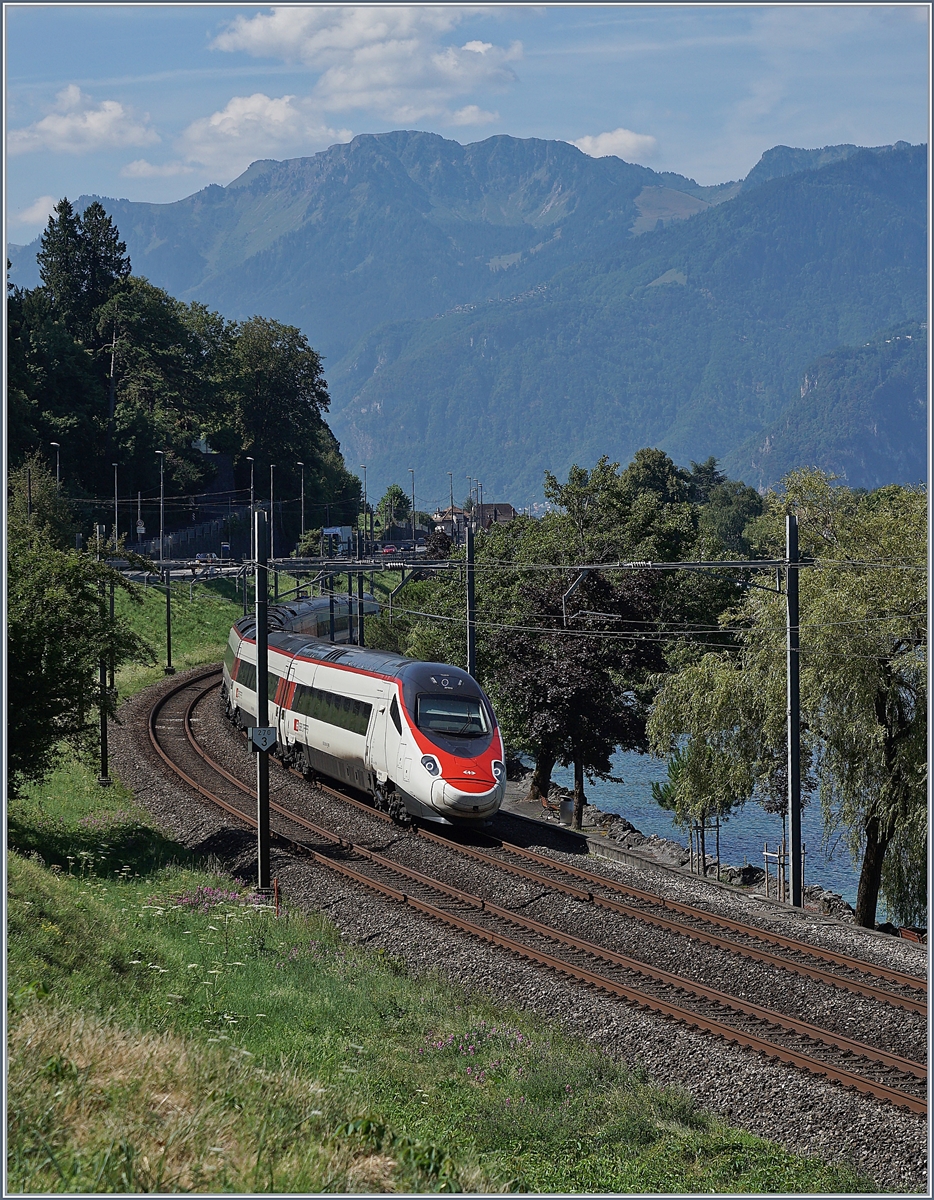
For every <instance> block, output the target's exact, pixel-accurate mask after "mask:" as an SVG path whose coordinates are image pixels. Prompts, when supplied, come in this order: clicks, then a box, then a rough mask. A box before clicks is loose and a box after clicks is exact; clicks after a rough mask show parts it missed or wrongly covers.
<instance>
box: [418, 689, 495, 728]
mask: <svg viewBox="0 0 934 1200" xmlns="http://www.w3.org/2000/svg"><path fill="white" fill-rule="evenodd" d="M415 723H416V724H417V725H418V727H419V729H423V730H424V731H425V732H426V733H443V734H445V735H446V736H447V737H464V738H477V737H483V736H484V735H485V734H487V733H489V732H490V725H489V722H488V721H487V716H486V713H485V712H484V709H483V703H482V701H481V700H480V698H479V697H475V696H419V697H418V705H417V708H416V715H415Z"/></svg>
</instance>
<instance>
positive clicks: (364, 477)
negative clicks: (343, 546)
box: [360, 466, 367, 542]
mask: <svg viewBox="0 0 934 1200" xmlns="http://www.w3.org/2000/svg"><path fill="white" fill-rule="evenodd" d="M360 470H361V471H362V472H363V540H364V542H366V537H367V519H366V517H367V505H366V467H364V466H361V467H360Z"/></svg>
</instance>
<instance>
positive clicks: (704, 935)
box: [183, 668, 927, 1016]
mask: <svg viewBox="0 0 934 1200" xmlns="http://www.w3.org/2000/svg"><path fill="white" fill-rule="evenodd" d="M219 670H220V668H214V669H213V670H211V671H208V672H205V674H203V675H199V676H197V677H196V679H194V680H191V681H190V682H191V683H196V682H201V681H203V680H205V679H208V678H210V677H211V676H212V675H213V674H217V673H219ZM183 686H187V685H183ZM189 740H190V742H191V744H192V746H193V747H194V749H195V750H196V751H197V752H198V753H199V754H200V755H201V757H202V758H203V759H205V761H208V762H211V760H210V759H208V756H207V755H206V754H205V753H204V752H203V750H202V749H201V747H200V746H199V744H198V742H197V739H195V738H194V737H190V739H189ZM211 765H212V768H213V769H214V770H216V771H219V772H220V773H221V774H222V775H224V776H225V777H226V778H227V779H228V780H229V781H230V782H231V783H233V784H234V785H235V786H237V787H242V785H241V783H240V781H239V780H238V779H237V778H236V777H235V776H234V775H232V774H231V773H230V772H228V771H226V770H225V769H224V768H223V767H220V765H219V764H214V763H213V762H211ZM280 765H283V764H280ZM283 769H287V768H285V767H284V765H283ZM189 782H191V783H192V785H193V786H195V787H198V785H197V783H195V781H194V780H189ZM316 786H318V787H320V788H321V789H322V790H323V791H326V792H329V793H330V794H331V795H333V796H335V797H337V798H339V799H341V800H343V801H345V802H346V803H350V804H353V805H355V806H356V807H359V808H361V809H363V810H365V811H366V812H368V813H371V814H373V815H375V816H377V817H378V818H380V819H381V820H383V821H385V822H388V823H392V818H391V817H389V816H388V815H387V814H385V813H380V812H378V811H377V810H376V809H374V808H373V807H372V805H370V804H367V803H364V802H363V801H360V800H358V799H356V798H355V797H353V796H349V795H347V794H346V793H344V792H342V791H339V790H337V789H336V788H334V787H331V786H329V785H327V784H322V783H320V782H319V783H317V784H316ZM415 828H416V831H417V833H418V835H419V836H420V837H422V838H424V839H426V840H427V841H430V842H433V843H435V844H439V845H442V846H444V847H446V848H448V849H450V848H451V847H452V846H454V847H456V849H457V852H458V853H461V854H463V855H464V856H466V857H469V858H473V859H474V860H476V861H480V862H485V863H487V865H490V866H492V867H494V868H495V869H498V870H506V871H511V872H513V873H515V874H517V875H519V876H520V877H523V878H526V879H529V880H530V881H534V882H536V883H538V884H540V885H541V886H544V887H551V888H553V889H554V890H556V891H562V892H564V894H566V895H571V896H574V897H576V898H577V899H580V900H582V901H585V902H588V903H592V904H594V906H595V907H599V908H605V909H608V910H610V911H615V912H619V913H620V914H621V915H624V916H628V917H630V918H632V919H635V920H639V921H642V922H644V923H646V924H651V925H654V926H655V927H657V928H662V929H665V930H667V931H668V932H671V933H675V934H676V935H679V936H687V937H689V938H691V939H692V940H694V941H699V942H701V943H703V944H705V945H710V946H713V947H714V948H717V949H721V950H724V951H725V952H727V953H729V954H735V955H738V956H740V957H746V958H751V959H752V960H754V961H757V962H762V963H765V964H767V965H770V966H773V967H776V968H778V969H779V970H787V971H789V972H791V973H793V974H797V975H800V976H803V977H804V978H808V979H811V980H813V981H815V982H818V983H823V984H827V985H829V986H832V987H836V988H838V989H839V990H841V991H848V992H852V993H854V994H856V995H859V996H862V997H863V998H864V999H870V1000H874V1001H876V1002H879V1003H883V1004H888V1005H890V1006H893V1007H898V1008H903V1009H906V1010H908V1011H911V1012H916V1013H918V1014H919V1015H921V1016H926V1015H927V1000H926V998H925V999H918V998H916V997H915V996H912V995H907V996H906V995H899V994H898V993H895V992H889V991H887V990H886V989H884V988H879V987H877V986H875V985H874V984H872V983H863V982H861V981H859V980H853V979H848V978H846V977H845V976H841V975H838V974H835V973H834V972H833V971H828V970H826V969H823V968H821V967H811V966H809V965H807V964H803V963H798V962H795V961H794V960H793V959H788V958H784V957H781V956H780V955H776V954H773V953H771V952H770V951H768V950H763V949H759V948H756V947H753V946H746V945H743V944H742V943H740V942H735V941H732V940H731V939H730V938H726V937H721V936H719V935H718V934H716V933H711V932H709V931H708V930H704V929H697V928H695V927H693V926H690V925H686V924H684V923H683V922H679V921H677V920H672V919H670V918H666V917H662V916H658V915H655V914H652V913H648V912H646V911H645V910H643V909H640V908H635V907H632V906H630V905H627V904H625V903H623V902H620V901H615V900H613V899H611V898H609V897H606V896H601V895H599V894H595V893H594V892H592V891H590V890H584V889H580V888H574V887H573V886H569V885H567V884H561V883H559V882H557V881H555V880H552V879H549V878H547V876H543V875H541V874H539V873H538V872H534V871H529V870H528V869H526V868H523V867H519V866H518V865H517V864H509V863H504V862H503V861H502V860H500V859H496V858H494V857H493V856H491V855H487V854H484V852H483V851H482V850H477V849H476V848H475V847H472V846H465V845H463V844H461V843H454V842H452V841H451V839H450V838H447V837H444V836H442V835H440V834H437V833H434V832H432V831H430V830H426V829H423V828H421V827H418V826H416V827H415ZM481 836H483V837H485V838H487V840H488V841H489V842H490V843H492V844H493V845H494V846H495V847H496V848H499V849H502V850H503V851H504V852H505V853H507V854H511V855H513V856H515V857H519V858H523V859H526V860H527V861H531V862H534V863H536V864H538V865H540V866H544V867H546V868H547V869H548V870H552V871H555V872H557V873H558V874H563V875H567V876H570V877H571V878H573V879H579V880H582V881H584V882H585V883H588V884H591V885H596V886H598V887H602V888H605V889H606V890H608V891H615V892H618V893H621V894H623V895H627V896H631V897H633V898H635V899H637V900H642V901H645V902H647V903H649V904H651V905H654V906H655V907H656V908H659V907H661V908H666V909H668V910H670V911H673V912H674V913H678V914H681V915H683V916H686V917H688V918H690V919H693V920H697V921H700V922H701V923H702V924H706V925H708V926H710V925H713V926H715V927H716V926H720V927H724V928H726V929H728V930H732V931H733V932H736V933H739V934H741V935H742V936H746V937H750V938H752V939H754V940H756V941H758V942H763V943H765V944H766V945H769V944H772V945H776V946H779V947H782V948H785V949H788V950H791V951H793V952H799V953H801V954H803V955H806V956H807V957H810V958H815V959H818V960H819V961H825V962H830V963H832V964H834V965H836V966H842V967H844V968H845V969H848V970H850V971H853V972H860V973H865V974H869V975H873V976H875V977H876V978H881V979H883V980H885V981H886V982H890V983H895V984H896V985H899V986H903V987H906V988H909V989H911V990H913V991H915V992H924V993H926V991H927V982H926V981H925V980H922V979H918V978H916V977H914V976H911V975H907V974H905V973H904V972H900V971H896V970H894V969H892V968H885V967H879V966H877V965H876V964H874V963H868V962H866V961H865V960H863V959H854V958H851V957H849V956H847V955H844V954H840V953H838V952H837V951H833V950H823V949H821V948H819V947H815V946H812V945H810V944H809V943H807V942H802V941H800V940H799V939H797V938H793V937H789V936H788V935H785V934H780V933H773V932H772V931H767V930H763V929H760V928H759V927H758V926H754V925H749V924H747V923H746V922H743V921H739V920H736V919H735V918H731V917H725V916H720V915H717V914H713V913H710V912H708V911H707V910H705V909H700V908H697V907H696V906H694V905H689V904H683V903H681V902H680V901H676V900H671V899H668V898H666V897H661V896H657V895H655V894H654V893H652V892H647V891H645V890H643V889H641V888H636V887H633V886H632V885H628V884H624V883H621V882H618V881H616V880H613V879H609V878H608V877H606V876H604V875H599V874H597V873H596V872H593V871H587V870H585V869H583V868H581V867H572V866H570V865H567V864H565V863H560V862H558V861H557V860H555V859H552V858H549V857H548V856H547V855H544V854H539V853H537V852H536V851H534V850H527V849H525V847H522V846H516V845H513V844H512V843H508V842H504V841H503V840H502V839H500V838H496V837H493V836H491V835H488V834H481Z"/></svg>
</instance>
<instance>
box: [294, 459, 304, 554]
mask: <svg viewBox="0 0 934 1200" xmlns="http://www.w3.org/2000/svg"><path fill="white" fill-rule="evenodd" d="M295 465H296V466H297V467H301V469H302V531H301V533H300V534H299V535H298V540H299V542H301V540H302V538H303V537H304V536H305V464H304V463H303V462H300V463H296V464H295Z"/></svg>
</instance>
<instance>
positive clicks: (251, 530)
mask: <svg viewBox="0 0 934 1200" xmlns="http://www.w3.org/2000/svg"><path fill="white" fill-rule="evenodd" d="M246 460H247V462H248V463H249V464H250V562H252V561H253V558H254V554H253V466H254V459H253V457H252V456H251V455H249V454H248V455H247V456H246Z"/></svg>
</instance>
